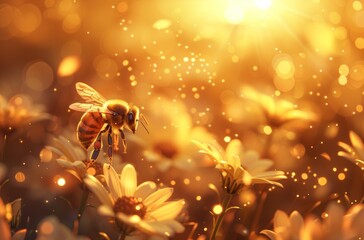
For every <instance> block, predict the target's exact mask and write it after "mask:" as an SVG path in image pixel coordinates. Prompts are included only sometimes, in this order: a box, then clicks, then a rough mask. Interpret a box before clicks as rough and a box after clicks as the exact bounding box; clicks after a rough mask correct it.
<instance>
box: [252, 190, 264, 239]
mask: <svg viewBox="0 0 364 240" xmlns="http://www.w3.org/2000/svg"><path fill="white" fill-rule="evenodd" d="M267 195H268V193H267V192H266V191H264V192H263V193H262V194H261V196H260V199H259V202H258V206H257V208H256V211H255V212H256V213H255V215H254V216H253V221H252V224H251V227H250V233H251V234H252V233H254V232H255V230H256V228H257V226H258V223H259V218H260V215H261V214H262V211H263V207H264V203H265V200H266V199H267Z"/></svg>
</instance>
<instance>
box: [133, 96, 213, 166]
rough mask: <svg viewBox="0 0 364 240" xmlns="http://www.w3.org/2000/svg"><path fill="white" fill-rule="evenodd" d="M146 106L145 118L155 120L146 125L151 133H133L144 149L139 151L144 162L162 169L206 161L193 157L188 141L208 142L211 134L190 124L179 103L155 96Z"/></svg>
mask: <svg viewBox="0 0 364 240" xmlns="http://www.w3.org/2000/svg"><path fill="white" fill-rule="evenodd" d="M147 109H148V110H149V113H148V115H147V118H148V121H150V122H151V123H155V124H150V126H148V128H149V131H150V132H151V134H150V136H145V135H144V137H138V135H136V136H135V137H134V139H135V140H136V141H138V142H139V143H140V144H141V146H143V148H144V149H145V150H144V151H143V154H144V156H145V159H146V160H147V161H148V162H150V163H151V164H153V165H155V166H156V168H157V169H158V170H159V171H162V172H165V171H167V170H169V169H170V168H171V167H173V168H176V169H179V170H191V169H193V168H196V167H203V166H206V165H208V164H209V163H206V162H204V161H203V159H201V158H194V156H195V149H194V147H193V145H192V144H191V142H190V140H191V139H196V140H199V141H210V139H212V134H211V133H209V132H208V131H207V130H206V129H205V128H204V127H197V126H196V127H194V126H193V123H192V119H191V117H190V115H189V114H188V112H187V109H186V106H185V105H184V104H183V102H181V101H170V100H168V99H165V98H158V99H153V100H152V101H150V103H149V104H148V105H147ZM153 110H155V111H153Z"/></svg>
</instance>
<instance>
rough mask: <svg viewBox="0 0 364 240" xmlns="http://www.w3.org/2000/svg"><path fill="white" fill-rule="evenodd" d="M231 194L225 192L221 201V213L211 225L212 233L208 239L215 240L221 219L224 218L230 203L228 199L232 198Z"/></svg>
mask: <svg viewBox="0 0 364 240" xmlns="http://www.w3.org/2000/svg"><path fill="white" fill-rule="evenodd" d="M233 196H234V195H233V194H229V193H227V194H225V196H224V199H223V202H222V212H221V214H220V215H219V216H218V218H217V221H216V223H215V225H214V226H213V230H212V234H211V236H210V240H215V237H216V234H217V233H218V231H219V229H220V226H221V223H222V220H223V219H224V216H225V213H226V210H227V209H228V207H229V205H230V201H231V199H232V198H233Z"/></svg>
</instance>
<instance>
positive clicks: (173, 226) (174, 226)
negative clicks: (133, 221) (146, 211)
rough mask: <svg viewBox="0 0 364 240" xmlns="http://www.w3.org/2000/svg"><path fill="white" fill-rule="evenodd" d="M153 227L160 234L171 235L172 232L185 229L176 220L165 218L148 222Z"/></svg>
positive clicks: (179, 231)
mask: <svg viewBox="0 0 364 240" xmlns="http://www.w3.org/2000/svg"><path fill="white" fill-rule="evenodd" d="M149 224H150V226H152V227H153V228H154V229H156V230H157V231H158V232H159V233H160V234H161V235H165V236H168V237H171V236H173V235H174V233H181V232H183V231H184V230H185V227H184V226H183V225H182V224H181V223H179V222H177V221H176V220H165V221H158V222H151V223H149Z"/></svg>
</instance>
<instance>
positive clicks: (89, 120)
mask: <svg viewBox="0 0 364 240" xmlns="http://www.w3.org/2000/svg"><path fill="white" fill-rule="evenodd" d="M104 124H105V122H104V119H103V118H102V115H101V113H98V112H86V113H85V114H83V116H82V118H81V120H80V123H79V124H78V126H77V138H78V141H79V142H80V144H81V145H82V146H83V147H84V148H85V149H88V148H89V147H90V145H91V144H92V143H93V142H94V141H95V139H96V137H97V134H99V132H100V131H101V129H102V127H103V126H104Z"/></svg>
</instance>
